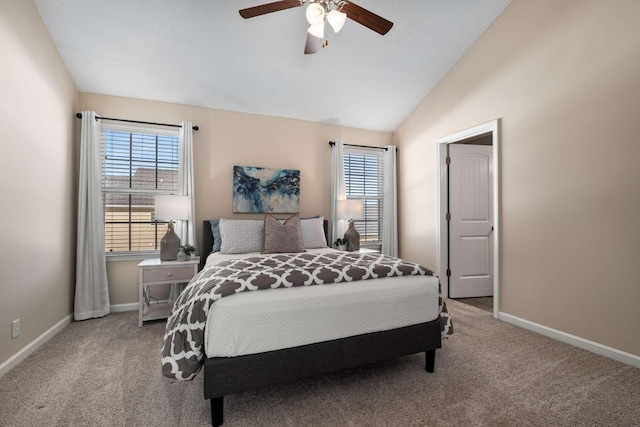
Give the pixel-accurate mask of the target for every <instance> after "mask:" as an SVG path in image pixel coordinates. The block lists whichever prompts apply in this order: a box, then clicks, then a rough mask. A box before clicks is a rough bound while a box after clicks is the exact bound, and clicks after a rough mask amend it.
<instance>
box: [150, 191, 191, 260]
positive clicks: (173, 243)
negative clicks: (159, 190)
mask: <svg viewBox="0 0 640 427" xmlns="http://www.w3.org/2000/svg"><path fill="white" fill-rule="evenodd" d="M155 208H156V211H155V212H156V221H157V220H159V219H160V220H166V221H169V222H168V223H167V234H165V235H164V237H163V238H162V240H160V261H175V260H177V259H178V250H179V249H180V237H178V235H177V234H176V232H175V231H174V230H173V223H174V221H176V220H178V219H188V217H189V196H176V195H173V194H171V195H157V196H156V197H155Z"/></svg>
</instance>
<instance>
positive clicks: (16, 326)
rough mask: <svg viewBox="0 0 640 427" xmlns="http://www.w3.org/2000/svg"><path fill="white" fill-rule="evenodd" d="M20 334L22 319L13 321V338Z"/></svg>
mask: <svg viewBox="0 0 640 427" xmlns="http://www.w3.org/2000/svg"><path fill="white" fill-rule="evenodd" d="M18 335H20V319H16V320H14V321H13V322H11V339H14V338H15V337H17V336H18Z"/></svg>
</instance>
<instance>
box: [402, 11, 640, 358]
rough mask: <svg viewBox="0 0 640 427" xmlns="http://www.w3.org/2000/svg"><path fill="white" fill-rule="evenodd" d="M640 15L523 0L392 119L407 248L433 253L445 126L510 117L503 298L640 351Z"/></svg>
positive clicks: (512, 307) (426, 256) (518, 310)
mask: <svg viewBox="0 0 640 427" xmlns="http://www.w3.org/2000/svg"><path fill="white" fill-rule="evenodd" d="M638 16H640V2H638V1H637V0H618V1H616V2H613V3H612V2H602V1H599V0H589V1H588V0H575V1H570V0H565V1H562V2H558V1H555V0H539V1H535V2H532V1H525V0H514V2H513V3H512V4H511V5H510V6H509V7H508V8H507V9H506V11H505V12H504V13H503V14H502V15H501V16H500V17H499V18H498V19H497V21H496V22H495V23H494V24H493V25H492V26H491V27H490V28H489V29H488V31H487V32H486V33H485V34H484V35H483V36H482V37H481V38H480V39H479V41H478V42H477V43H476V44H475V45H474V46H473V48H472V49H471V50H470V51H469V52H468V53H467V54H466V55H465V56H464V57H463V58H462V59H461V60H460V61H459V62H458V64H457V65H456V66H455V67H454V68H453V69H452V70H451V72H449V74H448V75H447V76H446V77H445V78H444V79H443V80H442V81H441V82H440V84H439V85H438V86H437V87H436V88H435V90H434V91H433V92H432V93H431V94H430V95H429V96H428V97H427V98H426V99H425V100H424V101H423V102H422V103H421V104H420V105H419V106H418V107H417V108H416V110H415V111H414V112H413V113H412V114H411V115H410V117H408V118H407V120H406V121H405V122H404V123H403V124H402V126H401V127H400V128H399V129H398V130H397V131H396V132H395V133H394V139H395V140H396V141H397V144H398V145H399V147H400V150H399V158H400V166H399V170H400V177H399V181H400V219H399V223H400V225H401V232H400V241H401V242H400V252H401V255H402V256H403V257H407V258H412V259H416V260H418V261H420V262H423V263H425V264H426V265H428V266H433V267H435V262H436V239H435V236H436V227H437V224H436V203H437V200H436V192H437V188H436V186H437V184H436V179H437V177H436V163H437V160H436V140H437V138H439V137H443V136H446V135H449V134H452V133H455V132H457V131H460V130H463V129H466V128H469V127H472V126H475V125H477V124H480V123H484V122H487V121H490V120H493V119H501V136H502V140H501V152H500V158H501V160H500V172H501V176H500V187H501V200H500V215H501V224H500V226H501V231H502V235H501V241H500V246H501V257H500V311H502V312H504V313H508V314H511V315H513V316H517V317H519V318H522V319H526V320H529V321H531V322H535V323H538V324H541V325H545V326H548V327H550V328H553V329H556V330H560V331H563V332H566V333H569V334H572V335H576V336H578V337H582V338H584V339H587V340H591V341H594V342H597V343H600V344H604V345H606V346H610V347H613V348H615V349H618V350H622V351H625V352H629V353H632V354H634V355H640V335H639V333H638V327H639V326H640V310H639V309H638V302H639V301H640V279H638V277H640V275H639V274H638V271H637V265H638V261H639V260H640V226H638V221H639V218H640V143H639V142H638V135H639V134H640V127H639V121H638V114H639V113H640V54H639V53H640V32H639V31H638V30H637V22H636V21H637V17H638ZM454 321H455V319H454Z"/></svg>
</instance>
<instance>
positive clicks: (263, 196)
mask: <svg viewBox="0 0 640 427" xmlns="http://www.w3.org/2000/svg"><path fill="white" fill-rule="evenodd" d="M233 212H235V213H298V212H300V171H299V170H296V169H271V168H261V167H255V166H234V167H233Z"/></svg>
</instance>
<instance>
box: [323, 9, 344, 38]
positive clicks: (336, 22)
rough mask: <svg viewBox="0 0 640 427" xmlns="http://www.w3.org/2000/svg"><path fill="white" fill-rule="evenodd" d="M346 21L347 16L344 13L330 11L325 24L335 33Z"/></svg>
mask: <svg viewBox="0 0 640 427" xmlns="http://www.w3.org/2000/svg"><path fill="white" fill-rule="evenodd" d="M346 20H347V14H346V13H344V12H338V11H337V10H335V9H334V10H332V11H330V12H329V13H328V14H327V22H328V23H329V25H331V28H333V31H335V32H336V33H337V32H338V31H340V30H341V29H342V26H343V25H344V23H345V22H346Z"/></svg>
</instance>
